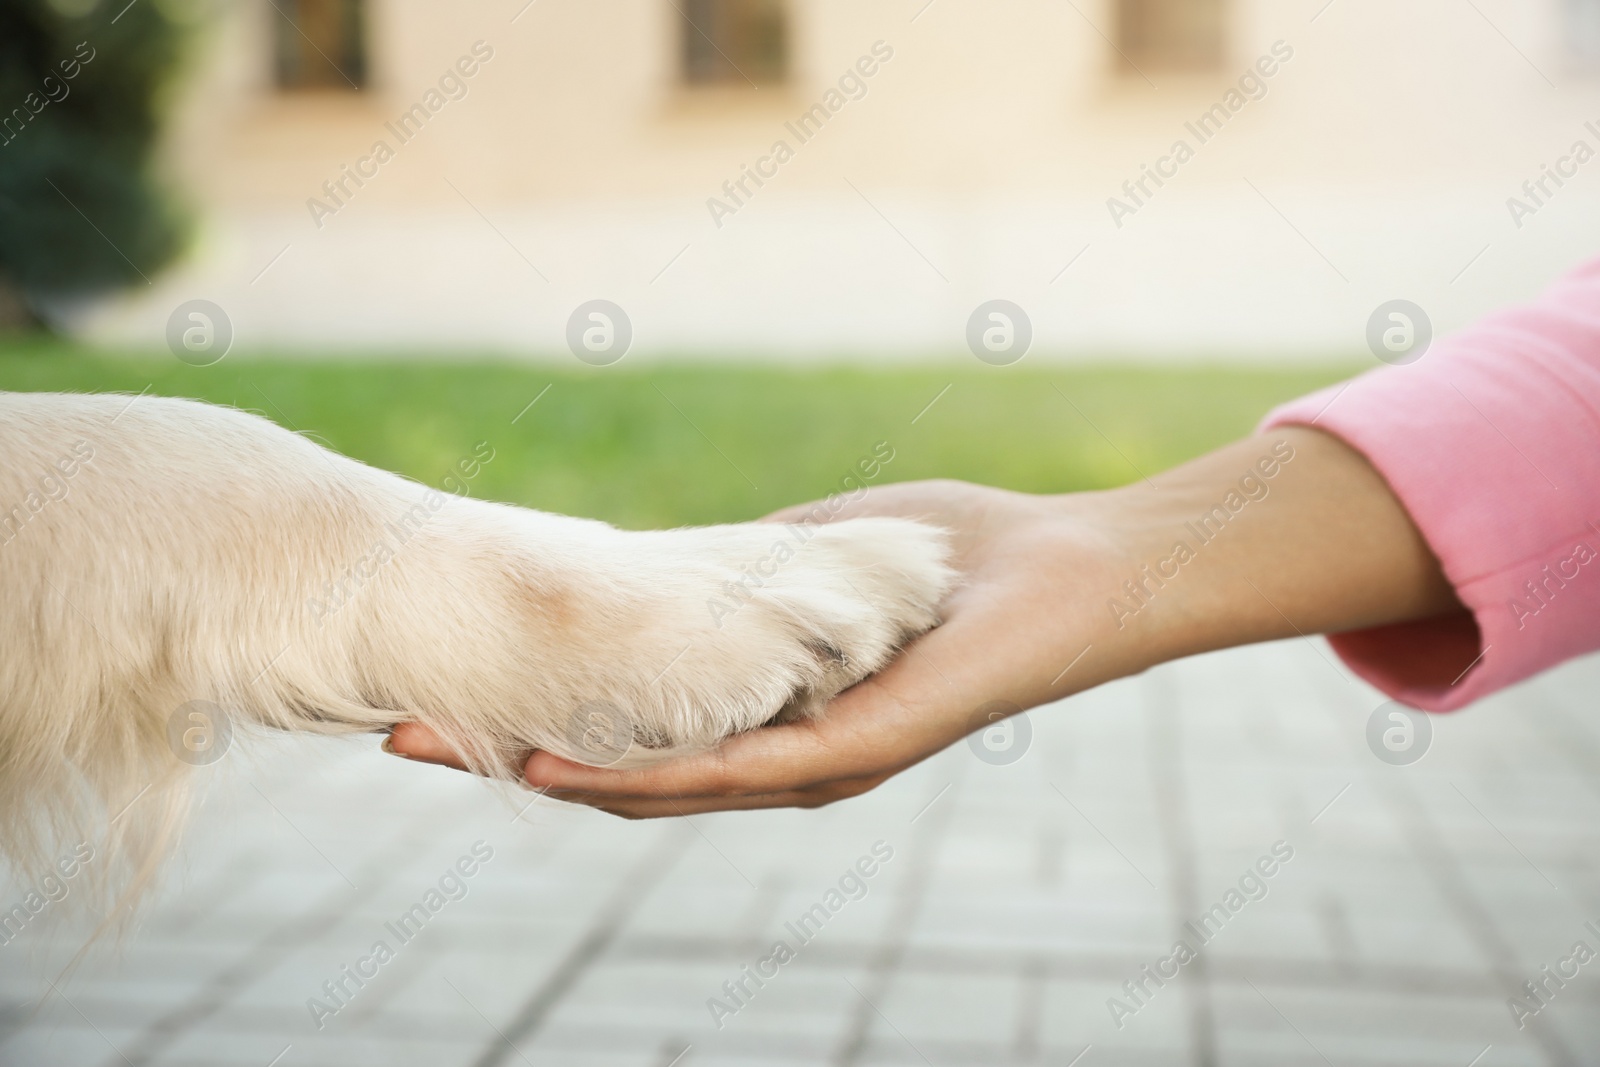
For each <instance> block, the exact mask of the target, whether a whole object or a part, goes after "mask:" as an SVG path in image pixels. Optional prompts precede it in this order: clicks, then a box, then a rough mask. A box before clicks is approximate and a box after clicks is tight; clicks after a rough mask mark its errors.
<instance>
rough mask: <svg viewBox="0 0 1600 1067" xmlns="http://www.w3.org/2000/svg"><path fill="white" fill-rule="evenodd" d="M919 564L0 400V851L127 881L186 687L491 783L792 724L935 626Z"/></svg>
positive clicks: (161, 781) (171, 408) (936, 560)
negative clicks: (408, 737)
mask: <svg viewBox="0 0 1600 1067" xmlns="http://www.w3.org/2000/svg"><path fill="white" fill-rule="evenodd" d="M946 559H947V548H946V545H945V540H944V537H943V535H942V534H941V532H939V531H937V530H935V529H932V528H930V527H927V526H923V525H920V524H917V523H913V522H909V521H903V520H896V519H858V520H852V521H847V522H838V523H831V524H827V525H815V524H807V525H801V526H794V527H788V526H781V525H769V524H749V525H739V526H718V527H710V528H704V529H682V530H670V531H651V532H627V531H622V530H618V529H615V528H614V527H611V526H608V525H606V524H605V523H601V522H595V521H589V520H583V519H574V518H567V517H563V516H557V515H549V514H543V513H540V512H535V511H529V510H526V509H523V508H517V507H511V506H507V505H502V504H493V503H486V502H483V501H480V500H476V499H472V498H470V497H464V496H459V495H454V494H450V493H442V492H439V491H437V490H432V489H429V488H428V487H426V486H422V485H419V484H417V483H415V482H411V481H408V480H406V479H403V478H400V477H398V476H396V475H393V474H389V473H386V472H384V471H380V470H376V469H374V468H371V467H368V466H365V465H364V464H361V463H358V462H355V461H354V460H351V459H347V458H345V457H343V456H339V455H336V454H334V453H331V452H329V451H327V450H325V449H323V448H320V447H318V446H317V445H316V444H314V443H312V442H311V441H309V440H307V439H306V438H304V437H302V436H300V435H298V434H295V433H291V432H289V431H287V430H284V429H282V428H280V427H278V426H276V425H274V424H272V423H270V422H268V421H266V420H265V419H261V418H258V417H256V416H253V415H249V414H246V413H244V412H241V411H237V410H234V409H230V408H221V407H214V406H210V405H206V404H200V403H196V402H192V401H184V400H172V399H161V398H156V397H139V398H133V397H129V396H122V395H98V396H79V395H61V394H21V393H0V647H3V649H4V653H3V655H0V817H3V819H4V827H3V832H0V850H3V851H4V852H5V853H6V855H7V857H8V858H9V859H10V860H11V861H12V862H13V863H14V864H15V865H16V866H17V867H18V868H19V869H20V871H21V872H22V873H23V874H24V876H26V875H27V874H28V873H29V872H36V871H40V870H43V869H46V868H47V867H48V864H49V863H50V861H51V859H52V858H53V856H54V855H55V853H56V851H58V850H60V849H61V848H64V847H65V848H70V846H71V844H72V843H73V842H75V841H82V840H93V839H103V840H104V842H105V844H106V845H108V846H109V849H106V850H103V851H102V853H101V854H102V855H106V856H108V857H113V858H116V857H120V860H121V864H120V873H119V874H116V875H113V876H112V877H113V878H114V879H115V881H116V882H118V883H120V884H122V885H123V886H128V885H135V886H137V885H142V884H143V883H144V882H146V881H148V879H149V877H150V874H151V872H152V871H153V869H154V866H155V864H156V863H157V862H158V861H159V860H160V858H161V857H162V856H163V855H164V854H165V853H166V852H167V851H168V849H169V847H170V845H171V843H172V840H173V837H174V835H175V833H176V831H177V829H178V827H179V826H180V825H181V822H182V818H183V814H184V812H185V811H186V810H187V807H188V803H189V802H188V798H187V795H186V791H185V789H184V788H183V786H184V782H185V780H186V777H187V773H188V772H189V771H190V769H191V768H190V767H189V765H188V763H186V762H185V761H184V760H183V759H180V758H179V755H177V754H175V753H179V752H180V747H179V746H177V745H176V744H175V743H174V742H175V738H176V737H178V736H180V735H181V734H182V731H183V727H184V721H183V720H184V719H185V717H186V714H187V713H186V712H184V711H183V710H181V709H184V708H185V706H186V705H190V702H193V701H208V702H212V703H214V704H215V705H217V706H218V707H220V708H222V709H224V713H225V715H226V716H228V717H229V718H230V720H231V721H232V722H234V723H236V724H237V725H239V726H240V727H248V726H250V725H259V726H267V727H274V728H279V729H285V730H306V731H315V732H320V733H348V732H355V731H381V730H384V729H386V728H387V727H389V726H391V725H393V724H394V723H396V722H400V721H403V720H415V721H419V722H422V723H426V724H428V725H430V726H432V727H433V728H434V729H436V730H437V731H438V732H439V733H440V734H442V735H443V736H444V737H445V738H447V739H449V740H450V741H451V742H452V743H453V744H454V745H455V746H456V747H457V748H458V750H459V751H460V752H461V753H462V754H463V755H464V757H465V758H466V759H467V760H468V762H469V763H470V764H471V765H472V766H474V767H475V768H476V769H478V770H480V771H484V772H487V773H489V774H491V775H494V776H498V777H502V778H505V779H508V780H509V779H512V778H514V777H515V776H516V774H517V763H516V759H515V757H516V756H517V755H518V754H519V753H522V752H525V751H527V750H528V749H532V748H539V749H545V750H548V751H551V752H555V753H557V754H559V755H562V756H565V757H568V758H571V759H576V760H580V761H584V762H589V763H603V764H616V765H628V764H630V763H638V762H642V761H645V760H648V759H652V758H658V757H661V756H664V755H668V754H672V753H677V752H682V751H684V750H689V749H695V748H702V747H704V746H708V745H712V744H714V743H716V742H717V741H719V740H721V739H722V738H725V737H727V736H729V735H730V734H733V733H737V732H739V731H743V730H749V729H752V728H754V727H757V726H759V725H761V724H763V723H766V722H768V721H770V720H772V719H774V718H775V717H780V716H784V717H791V716H799V715H814V714H817V713H818V712H819V711H820V710H821V708H822V706H823V705H824V704H825V703H826V701H827V700H828V699H829V698H830V697H832V696H833V695H835V694H836V693H838V692H840V691H841V690H843V689H845V688H846V687H848V686H850V685H853V684H854V683H855V682H857V681H859V680H861V679H862V678H864V677H866V676H867V675H868V674H870V673H872V672H873V671H875V670H877V669H879V668H880V667H882V666H883V665H884V664H885V663H886V662H887V661H888V659H889V658H890V656H891V655H892V654H893V652H894V651H895V649H896V648H897V647H899V646H900V645H901V644H903V643H904V642H905V641H906V640H908V639H909V638H911V637H913V636H915V635H917V634H919V633H921V632H922V631H924V630H926V629H927V628H929V627H930V626H932V625H934V624H935V622H936V621H937V617H936V606H937V605H938V603H939V601H940V600H941V599H942V597H943V596H944V594H945V592H946V591H947V590H948V589H949V587H950V583H951V571H950V570H949V569H948V567H947V566H946ZM175 720H176V721H177V725H176V726H174V722H175ZM136 797H137V798H138V799H137V800H136V801H135V798H136ZM130 801H135V802H134V803H133V804H132V806H131V807H126V809H125V806H127V805H129V803H130ZM373 815H374V817H375V818H381V813H377V812H374V813H373ZM113 819H114V825H113V826H111V827H110V832H109V834H108V833H107V825H108V823H111V822H112V821H113ZM100 866H101V869H102V873H104V872H105V870H106V865H104V864H102V865H100Z"/></svg>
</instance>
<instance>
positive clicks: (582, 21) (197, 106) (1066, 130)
mask: <svg viewBox="0 0 1600 1067" xmlns="http://www.w3.org/2000/svg"><path fill="white" fill-rule="evenodd" d="M171 142H172V143H171V151H170V159H171V161H172V166H173V168H174V169H175V171H176V173H177V175H178V177H179V179H180V181H182V182H183V183H184V184H185V185H186V186H187V187H188V188H189V189H190V190H192V191H193V193H194V195H195V196H196V198H197V199H198V201H199V203H200V205H201V207H202V211H203V216H204V218H205V220H206V224H205V227H204V231H203V237H202V240H201V243H200V245H199V246H198V247H197V248H196V249H195V251H194V253H193V255H192V256H191V257H190V258H189V259H188V261H187V262H186V263H185V264H184V265H183V266H181V267H180V268H179V269H177V270H176V271H174V272H172V273H171V274H169V275H168V276H166V277H164V278H161V279H159V280H158V281H157V282H156V284H155V285H154V286H153V287H152V288H151V289H150V290H148V291H144V292H140V293H135V294H132V295H130V296H127V297H125V298H119V299H118V300H116V301H113V302H111V303H109V304H106V305H104V306H101V307H98V308H97V309H95V310H94V311H93V312H92V313H90V314H88V315H86V316H85V317H84V319H83V321H82V327H83V329H84V331H85V332H86V333H88V334H90V335H91V336H96V337H100V338H104V339H111V340H117V341H133V342H148V343H152V344H159V343H160V338H161V336H162V333H163V330H164V326H165V322H166V317H167V315H168V314H169V313H170V311H171V310H172V308H174V307H176V306H177V305H178V304H179V303H181V302H183V301H184V300H188V299H193V298H206V299H210V300H213V301H215V302H217V303H218V304H220V305H221V306H222V307H223V308H224V309H225V310H226V311H227V312H228V313H229V315H230V317H231V318H232V319H233V320H234V327H235V331H236V336H237V338H238V341H237V343H238V344H240V345H242V346H249V347H256V348H277V349H284V348H298V347H305V346H313V347H316V348H317V349H319V350H328V349H361V348H374V349H376V348H382V349H385V350H393V349H395V348H396V347H401V348H404V347H416V348H418V349H425V350H427V351H429V352H435V353H439V352H443V353H449V352H461V353H482V352H490V351H510V352H517V353H529V354H537V353H547V354H564V353H565V350H566V342H565V340H564V338H565V332H566V325H567V319H568V317H569V315H570V314H571V312H572V311H573V309H574V308H575V307H577V306H578V305H579V304H580V303H582V302H584V301H587V300H590V299H594V298H605V299H609V300H612V301H615V302H616V303H618V304H619V305H621V306H622V307H623V308H624V309H626V311H627V312H628V314H629V316H630V317H631V319H632V321H633V328H634V338H635V340H634V350H635V352H636V353H638V354H639V355H681V356H705V355H711V356H730V357H748V358H766V357H770V358H818V359H821V358H854V357H872V358H897V357H912V356H926V355H930V354H957V353H960V352H962V351H963V350H964V347H965V342H964V340H963V338H964V335H965V327H966V321H967V318H968V316H969V315H970V314H971V312H972V310H973V308H974V307H976V305H977V304H978V303H980V302H982V301H985V300H988V299H992V298H1004V299H1008V300H1012V301H1015V302H1016V303H1018V304H1019V305H1021V306H1022V307H1023V308H1024V309H1025V310H1026V311H1027V312H1028V314H1029V315H1030V317H1031V319H1032V321H1033V327H1034V335H1035V342H1034V350H1035V352H1036V353H1037V355H1038V357H1039V358H1047V357H1051V356H1063V357H1069V358H1070V357H1076V356H1107V355H1110V356H1119V355H1136V356H1143V355H1154V356H1162V357H1217V358H1229V357H1236V356H1245V357H1270V358H1276V357H1279V356H1285V355H1288V356H1297V355H1332V354H1348V353H1352V352H1359V351H1361V350H1362V349H1363V347H1364V342H1363V340H1362V338H1363V335H1364V331H1365V326H1366V320H1367V317H1368V315H1369V314H1370V312H1371V311H1372V309H1373V308H1375V307H1376V306H1377V305H1378V304H1380V303H1382V302H1384V301H1386V300H1390V299H1394V298H1406V299H1410V300H1413V301H1415V302H1417V303H1418V304H1420V305H1421V306H1422V307H1423V308H1425V309H1426V310H1428V312H1429V313H1430V315H1431V316H1432V317H1433V319H1434V321H1435V324H1436V326H1437V327H1438V328H1440V329H1447V328H1449V327H1451V326H1455V325H1459V324H1461V323H1463V322H1465V321H1468V320H1470V319H1471V318H1472V317H1474V316H1475V315H1476V314H1479V313H1481V312H1482V311H1484V310H1487V309H1489V308H1490V307H1493V306H1496V305H1499V304H1502V303H1505V302H1507V301H1511V300H1515V299H1518V298H1521V297H1524V296H1526V295H1529V294H1531V293H1533V292H1535V291H1537V290H1538V289H1539V288H1540V287H1541V286H1542V285H1544V284H1545V283H1547V282H1548V281H1549V280H1550V279H1551V278H1552V277H1553V276H1554V275H1556V274H1557V273H1559V272H1560V271H1561V270H1564V269H1567V268H1569V267H1570V266H1572V265H1574V264H1576V263H1577V262H1579V261H1581V260H1582V259H1584V258H1586V256H1589V255H1593V254H1595V253H1596V251H1597V248H1596V246H1597V244H1600V242H1597V240H1596V238H1597V235H1600V161H1593V162H1592V161H1591V160H1590V158H1589V157H1590V156H1593V155H1595V154H1596V153H1597V152H1600V0H1475V2H1474V3H1472V4H1460V3H1457V2H1454V0H1412V2H1408V3H1406V4H1401V5H1396V4H1392V3H1386V2H1383V0H1303V2H1302V0H1075V2H1072V3H1065V4H1063V3H1059V2H1057V0H1006V2H1005V3H1001V4H996V3H984V2H982V0H456V2H452V3H450V4H440V3H436V2H433V0H241V2H239V3H236V4H234V5H232V6H230V7H228V8H227V9H226V13H225V14H224V15H223V16H221V17H220V19H219V21H218V22H217V23H216V24H215V25H214V26H213V27H211V29H210V30H209V31H208V32H207V34H206V35H205V37H204V40H203V42H202V47H200V48H199V49H198V50H197V53H196V62H195V69H194V72H193V76H192V78H191V79H190V81H189V83H188V86H187V88H186V90H185V94H184V97H183V100H182V103H181V107H180V110H179V115H178V121H177V122H176V123H175V125H174V130H173V134H172V138H171ZM1580 145H1587V146H1588V151H1587V152H1584V151H1582V150H1581V149H1580V147H1579V146H1580ZM1517 203H1520V204H1521V205H1522V208H1521V209H1518V208H1517V206H1516V204H1517Z"/></svg>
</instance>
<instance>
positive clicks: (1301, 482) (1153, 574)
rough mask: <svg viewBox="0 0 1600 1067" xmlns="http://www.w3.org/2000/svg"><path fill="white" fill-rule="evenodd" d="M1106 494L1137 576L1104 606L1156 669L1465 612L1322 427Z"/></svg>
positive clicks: (1420, 546) (1246, 445)
mask: <svg viewBox="0 0 1600 1067" xmlns="http://www.w3.org/2000/svg"><path fill="white" fill-rule="evenodd" d="M1104 497H1105V499H1104V501H1103V502H1102V504H1101V506H1100V507H1101V510H1102V514H1103V516H1104V521H1107V522H1109V523H1110V524H1111V525H1112V527H1113V528H1115V529H1119V530H1121V531H1122V532H1123V536H1124V538H1125V540H1126V543H1127V544H1128V545H1129V546H1130V553H1129V560H1128V565H1127V569H1128V570H1129V576H1128V578H1127V579H1126V580H1124V582H1123V583H1120V584H1119V585H1118V587H1117V588H1116V589H1114V590H1111V591H1110V595H1111V598H1112V599H1110V600H1109V601H1108V602H1107V603H1105V604H1104V605H1099V607H1100V610H1103V611H1105V612H1106V613H1107V615H1108V616H1109V617H1111V618H1113V619H1114V620H1115V623H1116V624H1117V625H1116V626H1115V630H1116V632H1117V633H1118V634H1119V635H1120V634H1127V635H1129V639H1130V640H1132V641H1135V642H1142V643H1143V646H1144V647H1145V649H1146V653H1147V655H1146V658H1148V659H1149V660H1151V661H1152V662H1159V661H1164V660H1167V659H1174V658H1177V657H1179V656H1184V655H1189V654H1192V653H1195V652H1202V651H1207V650H1210V649H1216V648H1224V647H1228V646H1232V645H1239V644H1248V643H1251V642H1255V641H1264V640H1271V639H1274V638H1282V637H1293V636H1295V635H1297V634H1311V633H1327V632H1338V631H1343V630H1352V629H1360V628H1366V627H1371V626H1379V625H1383V624H1386V623H1393V622H1400V621H1405V620H1410V619H1419V618H1427V617H1431V616H1435V615H1441V614H1445V613H1449V612H1452V611H1461V610H1463V609H1462V607H1461V605H1460V603H1459V602H1458V601H1457V600H1456V598H1455V594H1454V592H1453V591H1452V590H1451V587H1450V584H1449V582H1448V581H1446V579H1445V577H1444V575H1443V573H1442V572H1441V571H1440V568H1439V563H1438V561H1437V560H1436V559H1435V558H1434V556H1433V553H1432V552H1431V551H1430V550H1429V548H1428V546H1427V544H1426V542H1424V541H1423V539H1422V537H1421V535H1420V534H1419V533H1418V532H1417V529H1416V527H1415V525H1413V523H1412V521H1411V519H1410V518H1409V516H1407V514H1406V512H1405V510H1404V508H1403V507H1402V506H1401V504H1400V502H1399V501H1398V500H1397V499H1396V498H1395V496H1394V494H1393V492H1391V491H1390V489H1389V487H1388V485H1387V484H1386V483H1385V482H1384V480H1383V479H1382V477H1381V476H1379V474H1378V473H1377V472H1376V471H1375V470H1374V469H1373V468H1372V466H1371V465H1370V464H1369V463H1368V462H1367V461H1366V460H1365V459H1364V458H1363V457H1362V456H1361V455H1360V454H1359V453H1357V452H1356V451H1354V450H1353V449H1351V448H1350V447H1349V446H1348V445H1346V444H1344V443H1343V442H1341V441H1339V440H1338V439H1337V438H1334V437H1332V436H1329V435H1327V434H1323V433H1321V432H1318V431H1316V430H1311V429H1305V428H1299V427H1288V428H1284V429H1282V430H1277V431H1273V432H1270V433H1266V434H1262V435H1258V436H1254V437H1250V438H1247V439H1245V440H1242V441H1238V442H1236V443H1234V444H1232V445H1228V446H1226V447H1224V448H1221V449H1218V450H1217V451H1215V452H1212V453H1210V454H1208V455H1205V456H1202V457H1200V458H1199V459H1196V460H1193V461H1192V462H1189V463H1186V464H1184V465H1182V466H1180V467H1177V468H1175V469H1173V470H1171V471H1168V472H1166V473H1164V474H1160V475H1157V476H1155V477H1153V478H1152V479H1150V480H1148V481H1140V482H1136V483H1134V484H1133V485H1130V486H1128V487H1125V488H1123V489H1120V490H1116V491H1114V492H1112V493H1108V494H1104ZM1062 499H1070V498H1062ZM1118 604H1120V605H1121V606H1120V607H1118V606H1117V605H1118Z"/></svg>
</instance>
